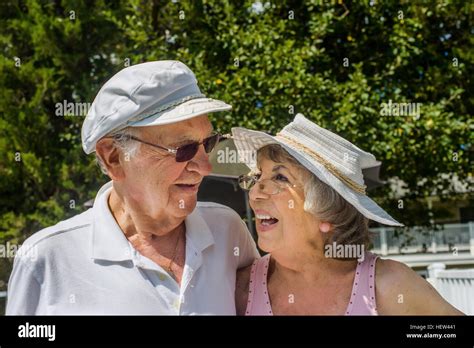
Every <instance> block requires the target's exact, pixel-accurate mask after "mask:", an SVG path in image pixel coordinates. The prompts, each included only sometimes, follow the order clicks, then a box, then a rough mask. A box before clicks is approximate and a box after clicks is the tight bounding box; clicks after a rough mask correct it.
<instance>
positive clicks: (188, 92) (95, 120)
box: [82, 60, 232, 154]
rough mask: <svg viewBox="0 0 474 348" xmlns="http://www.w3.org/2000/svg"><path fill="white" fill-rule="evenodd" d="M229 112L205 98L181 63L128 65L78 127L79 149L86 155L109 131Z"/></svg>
mask: <svg viewBox="0 0 474 348" xmlns="http://www.w3.org/2000/svg"><path fill="white" fill-rule="evenodd" d="M231 108H232V107H231V106H230V105H228V104H226V103H224V102H222V101H220V100H216V99H211V98H206V96H205V95H204V94H202V93H201V91H200V89H199V87H198V85H197V80H196V77H195V76H194V73H193V72H192V71H191V69H189V68H188V67H187V66H186V65H185V64H183V63H181V62H178V61H173V60H163V61H156V62H148V63H143V64H137V65H132V66H130V67H128V68H125V69H122V70H120V71H119V72H118V73H117V74H115V75H114V76H112V78H110V80H108V81H107V82H106V83H105V84H104V85H103V86H102V88H101V89H100V91H99V93H98V94H97V96H96V97H95V99H94V102H93V103H92V105H91V108H90V110H89V112H88V114H87V117H86V119H85V120H84V123H83V125H82V147H83V149H84V151H85V152H86V153H87V154H89V153H92V152H94V151H95V144H96V143H97V141H98V140H99V139H100V138H102V137H104V136H105V135H107V134H109V133H110V132H112V131H116V130H120V129H122V128H125V127H129V126H130V127H144V126H157V125H165V124H170V123H176V122H180V121H185V120H188V119H190V118H193V117H196V116H200V115H204V114H209V113H211V112H217V111H227V110H230V109H231Z"/></svg>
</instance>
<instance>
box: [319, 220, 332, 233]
mask: <svg viewBox="0 0 474 348" xmlns="http://www.w3.org/2000/svg"><path fill="white" fill-rule="evenodd" d="M319 230H320V231H321V232H323V233H328V232H329V231H331V230H332V225H331V224H330V223H329V222H320V223H319Z"/></svg>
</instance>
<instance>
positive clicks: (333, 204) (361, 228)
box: [257, 144, 370, 248]
mask: <svg viewBox="0 0 474 348" xmlns="http://www.w3.org/2000/svg"><path fill="white" fill-rule="evenodd" d="M262 156H263V157H264V158H268V159H270V160H272V161H274V162H289V163H291V164H293V165H295V166H296V167H298V168H299V169H300V170H301V171H302V173H303V177H304V193H305V202H304V210H305V211H307V212H308V213H311V214H313V215H314V216H316V217H317V218H318V220H320V221H323V222H329V223H330V224H331V225H332V226H333V230H332V233H331V235H332V236H331V238H330V239H329V240H327V241H326V243H333V242H336V243H337V244H343V245H349V244H359V245H363V246H364V247H365V248H367V246H368V244H369V243H370V232H369V227H368V225H369V219H368V218H366V217H365V216H364V215H362V213H360V212H359V211H358V210H357V209H356V208H354V206H353V205H351V204H350V203H349V202H347V201H346V200H345V199H344V198H342V196H341V195H340V194H339V193H338V192H337V191H336V190H334V189H333V188H332V187H331V186H329V185H327V184H326V183H324V182H323V181H321V180H320V179H319V178H318V177H316V176H315V175H314V174H313V173H311V172H310V171H309V170H308V169H306V168H305V167H304V166H303V165H301V164H300V163H299V162H298V161H296V159H295V158H294V157H293V156H291V155H290V154H289V153H288V152H287V151H286V150H285V149H284V148H283V147H281V146H280V145H277V144H271V145H267V146H264V147H262V148H261V149H259V150H258V153H257V158H261V157H262Z"/></svg>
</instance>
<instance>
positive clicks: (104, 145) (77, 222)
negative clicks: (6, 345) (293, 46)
mask: <svg viewBox="0 0 474 348" xmlns="http://www.w3.org/2000/svg"><path fill="white" fill-rule="evenodd" d="M230 108H231V107H230V105H227V104H225V103H223V102H221V101H218V100H213V99H208V98H205V96H204V95H203V94H202V93H201V92H200V90H199V88H198V86H197V81H196V78H195V77H194V74H193V73H192V71H191V70H190V69H189V68H188V67H187V66H185V65H184V64H182V63H180V62H177V61H157V62H149V63H144V64H139V65H134V66H131V67H128V68H126V69H123V70H122V71H120V72H119V73H117V74H116V75H115V76H113V77H112V78H111V79H110V80H109V81H108V82H107V83H106V84H105V85H104V86H103V87H102V89H101V90H100V91H99V93H98V94H97V96H96V98H95V100H94V103H93V104H92V107H91V109H90V111H89V113H88V115H87V118H86V119H85V121H84V124H83V128H82V144H83V148H84V151H85V152H86V153H87V154H90V153H92V152H94V151H95V153H96V158H97V160H98V162H99V165H100V167H101V169H102V170H103V171H104V172H105V173H106V174H107V175H108V176H109V177H110V179H111V181H110V182H109V183H107V184H106V185H105V186H104V187H102V188H101V189H100V191H99V192H98V194H97V196H96V199H95V202H94V206H93V208H91V209H89V210H87V211H86V212H84V213H82V214H79V215H77V216H75V217H73V218H71V219H68V220H65V221H62V222H60V223H58V224H57V225H55V226H52V227H49V228H46V229H44V230H42V231H40V232H38V233H35V234H34V235H33V236H31V237H30V238H29V239H28V240H27V241H26V242H25V243H24V244H23V246H22V248H21V249H20V251H21V252H20V251H19V253H18V256H17V257H16V259H15V264H14V268H13V272H12V275H11V278H10V282H9V286H8V303H7V314H22V315H23V314H25V315H30V314H180V315H183V314H231V315H232V314H235V304H234V290H235V274H236V270H237V269H238V268H241V267H243V266H247V265H248V264H250V263H251V262H252V260H253V259H254V258H255V257H258V252H257V250H256V247H255V243H254V242H253V240H252V238H251V236H250V234H249V233H248V231H247V229H246V227H245V225H244V223H243V221H242V220H241V219H240V217H239V216H238V215H237V214H236V213H235V212H234V211H232V210H231V209H229V208H227V207H224V206H222V205H219V204H215V203H201V202H199V203H197V191H198V188H199V184H200V183H201V181H202V179H203V177H204V176H205V175H208V174H209V173H210V171H211V165H210V163H209V160H208V153H209V152H210V151H211V150H212V149H213V148H214V146H215V145H216V143H217V142H218V140H219V135H218V134H214V133H213V129H212V125H211V123H210V122H209V120H208V118H207V114H209V113H211V112H218V111H224V110H229V109H230ZM33 254H34V255H37V257H35V258H32V257H29V255H33Z"/></svg>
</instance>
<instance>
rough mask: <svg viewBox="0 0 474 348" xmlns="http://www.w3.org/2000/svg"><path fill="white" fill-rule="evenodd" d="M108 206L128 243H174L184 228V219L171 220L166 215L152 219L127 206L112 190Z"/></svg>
mask: <svg viewBox="0 0 474 348" xmlns="http://www.w3.org/2000/svg"><path fill="white" fill-rule="evenodd" d="M108 205H109V209H110V211H111V213H112V215H113V216H114V218H115V221H116V222H117V224H118V225H119V226H120V228H121V230H122V231H123V233H124V234H125V236H126V237H127V239H129V240H130V241H131V240H140V241H142V242H149V243H151V242H152V241H155V240H156V241H157V240H160V241H161V242H162V243H166V242H167V241H168V240H169V241H175V240H176V233H180V232H182V230H183V228H184V218H171V217H170V216H169V215H166V214H163V215H162V218H160V217H158V218H152V217H150V216H148V215H146V214H145V213H143V212H142V211H137V209H134V208H135V207H134V206H133V204H127V201H126V200H125V199H122V197H120V195H119V194H118V193H117V192H116V191H115V189H114V188H113V189H112V190H111V192H110V196H109V198H108Z"/></svg>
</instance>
